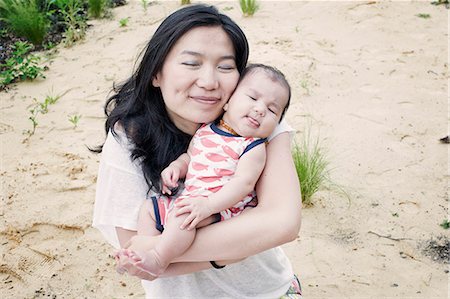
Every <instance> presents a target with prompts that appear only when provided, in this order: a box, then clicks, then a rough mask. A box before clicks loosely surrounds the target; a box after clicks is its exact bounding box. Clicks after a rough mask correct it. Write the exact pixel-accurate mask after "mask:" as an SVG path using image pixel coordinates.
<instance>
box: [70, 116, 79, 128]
mask: <svg viewBox="0 0 450 299" xmlns="http://www.w3.org/2000/svg"><path fill="white" fill-rule="evenodd" d="M80 119H81V115H80V114H74V115H69V121H70V122H71V123H72V124H73V128H74V129H76V127H77V126H78V122H79V121H80Z"/></svg>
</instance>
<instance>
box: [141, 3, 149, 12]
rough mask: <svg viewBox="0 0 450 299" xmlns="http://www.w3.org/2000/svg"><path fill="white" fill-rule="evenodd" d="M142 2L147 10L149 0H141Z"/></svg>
mask: <svg viewBox="0 0 450 299" xmlns="http://www.w3.org/2000/svg"><path fill="white" fill-rule="evenodd" d="M141 4H142V7H143V8H144V10H145V11H147V7H148V0H141Z"/></svg>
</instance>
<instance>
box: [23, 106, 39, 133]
mask: <svg viewBox="0 0 450 299" xmlns="http://www.w3.org/2000/svg"><path fill="white" fill-rule="evenodd" d="M30 113H31V115H30V117H28V119H29V120H30V121H31V123H32V125H33V128H32V129H31V130H27V131H26V134H28V136H31V135H34V132H35V131H36V127H37V125H38V122H37V119H36V118H37V115H38V113H39V109H38V107H37V106H35V107H33V109H30Z"/></svg>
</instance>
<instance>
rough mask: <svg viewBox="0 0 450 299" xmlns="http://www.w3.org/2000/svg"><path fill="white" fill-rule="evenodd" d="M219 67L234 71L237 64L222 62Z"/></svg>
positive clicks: (223, 69)
mask: <svg viewBox="0 0 450 299" xmlns="http://www.w3.org/2000/svg"><path fill="white" fill-rule="evenodd" d="M218 69H220V70H222V71H233V70H235V69H236V66H234V65H232V64H221V65H219V66H218Z"/></svg>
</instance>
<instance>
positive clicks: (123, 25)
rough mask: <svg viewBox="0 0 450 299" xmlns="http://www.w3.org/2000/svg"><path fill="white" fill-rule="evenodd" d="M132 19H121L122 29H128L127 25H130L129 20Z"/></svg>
mask: <svg viewBox="0 0 450 299" xmlns="http://www.w3.org/2000/svg"><path fill="white" fill-rule="evenodd" d="M129 19H130V18H123V19H120V20H119V25H120V27H126V26H127V25H128V20H129Z"/></svg>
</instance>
